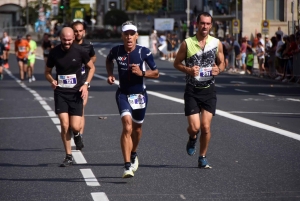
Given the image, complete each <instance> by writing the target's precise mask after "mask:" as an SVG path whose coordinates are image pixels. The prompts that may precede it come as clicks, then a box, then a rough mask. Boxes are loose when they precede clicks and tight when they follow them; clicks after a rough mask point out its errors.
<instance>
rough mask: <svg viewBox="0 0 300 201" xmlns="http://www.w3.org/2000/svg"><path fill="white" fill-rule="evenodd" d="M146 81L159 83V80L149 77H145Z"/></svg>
mask: <svg viewBox="0 0 300 201" xmlns="http://www.w3.org/2000/svg"><path fill="white" fill-rule="evenodd" d="M146 81H149V82H155V83H159V80H151V79H149V80H148V79H147V80H146Z"/></svg>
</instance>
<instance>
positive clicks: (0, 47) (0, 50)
mask: <svg viewBox="0 0 300 201" xmlns="http://www.w3.org/2000/svg"><path fill="white" fill-rule="evenodd" d="M4 49H5V47H4V44H3V43H2V42H1V41H0V80H3V64H4V59H3V53H4Z"/></svg>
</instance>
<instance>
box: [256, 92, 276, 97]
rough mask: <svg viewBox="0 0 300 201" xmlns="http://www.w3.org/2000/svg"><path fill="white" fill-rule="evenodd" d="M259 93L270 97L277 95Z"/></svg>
mask: <svg viewBox="0 0 300 201" xmlns="http://www.w3.org/2000/svg"><path fill="white" fill-rule="evenodd" d="M258 95H261V96H268V97H275V96H274V95H272V94H264V93H258Z"/></svg>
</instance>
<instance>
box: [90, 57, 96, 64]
mask: <svg viewBox="0 0 300 201" xmlns="http://www.w3.org/2000/svg"><path fill="white" fill-rule="evenodd" d="M96 59H97V57H96V55H94V56H92V57H91V60H92V62H93V63H95V62H96Z"/></svg>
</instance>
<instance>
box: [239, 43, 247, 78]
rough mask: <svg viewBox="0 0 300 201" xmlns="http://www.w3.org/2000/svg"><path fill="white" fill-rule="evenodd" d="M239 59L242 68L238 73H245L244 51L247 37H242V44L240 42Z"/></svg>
mask: <svg viewBox="0 0 300 201" xmlns="http://www.w3.org/2000/svg"><path fill="white" fill-rule="evenodd" d="M240 51H241V53H240V54H241V61H242V70H241V72H240V74H245V73H246V70H247V69H246V51H247V39H246V38H242V44H241V49H240Z"/></svg>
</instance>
